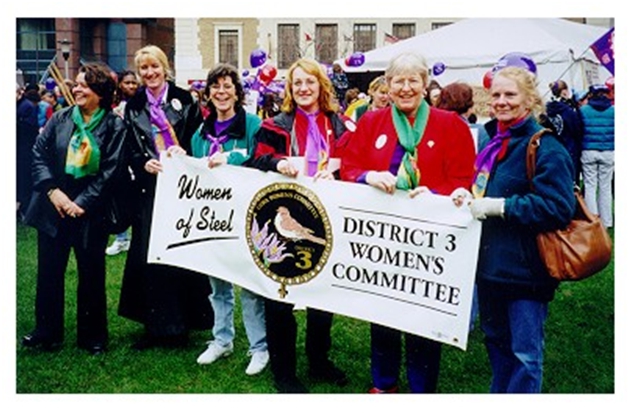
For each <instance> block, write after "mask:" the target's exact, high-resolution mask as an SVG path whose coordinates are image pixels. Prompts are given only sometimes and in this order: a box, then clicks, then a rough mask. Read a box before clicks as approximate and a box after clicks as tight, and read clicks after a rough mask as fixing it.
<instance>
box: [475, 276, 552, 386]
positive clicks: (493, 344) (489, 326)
mask: <svg viewBox="0 0 629 413" xmlns="http://www.w3.org/2000/svg"><path fill="white" fill-rule="evenodd" d="M478 292H479V304H480V322H481V329H482V330H483V332H484V333H485V347H486V348H487V354H488V356H489V362H490V364H491V370H492V374H493V376H492V381H491V387H490V391H491V393H541V391H542V373H543V363H544V324H545V322H546V316H547V315H548V303H546V302H540V301H533V300H522V299H520V300H511V299H506V298H503V297H501V296H500V295H499V294H496V292H495V291H492V290H491V289H490V288H481V287H480V286H479V289H478Z"/></svg>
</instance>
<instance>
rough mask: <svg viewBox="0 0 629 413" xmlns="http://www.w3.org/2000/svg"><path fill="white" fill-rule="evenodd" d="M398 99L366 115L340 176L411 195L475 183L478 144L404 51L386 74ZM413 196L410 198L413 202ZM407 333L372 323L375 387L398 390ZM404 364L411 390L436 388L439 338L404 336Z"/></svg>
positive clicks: (417, 60)
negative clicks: (432, 101)
mask: <svg viewBox="0 0 629 413" xmlns="http://www.w3.org/2000/svg"><path fill="white" fill-rule="evenodd" d="M385 77H386V80H387V83H388V85H389V95H390V97H391V102H392V105H391V106H390V107H387V108H383V109H380V110H377V111H370V112H367V113H365V114H364V115H363V116H362V117H361V118H360V121H359V122H358V124H357V125H356V131H355V132H353V133H352V132H348V134H349V135H345V136H343V140H344V141H346V142H347V146H346V147H345V149H344V153H343V157H342V160H341V178H342V179H343V180H345V181H352V182H359V183H366V184H368V185H371V186H373V187H376V188H378V189H381V190H382V191H384V192H386V193H390V194H392V193H393V192H395V191H396V190H408V191H409V195H410V197H411V198H412V197H415V196H416V195H418V194H420V193H421V192H424V191H431V192H433V193H436V194H440V195H450V193H451V192H452V191H454V190H455V189H456V188H458V187H459V186H463V187H469V184H470V182H471V180H472V176H473V172H474V158H475V152H474V143H473V140H472V135H471V133H470V130H469V127H468V126H467V125H466V124H465V122H464V121H463V120H461V118H460V117H459V116H458V115H457V114H456V113H452V112H446V111H443V110H440V109H436V108H434V107H431V106H429V105H428V103H427V102H426V101H425V100H424V95H425V91H426V86H427V84H428V67H427V65H426V62H425V61H424V59H423V58H422V57H420V56H417V55H414V54H402V55H400V56H398V57H396V58H395V59H393V60H392V61H391V63H390V64H389V67H388V68H387V70H386V72H385ZM409 202H410V201H409ZM401 340H402V333H401V332H400V331H397V330H393V329H391V328H388V327H383V326H380V325H376V324H372V325H371V374H372V379H373V384H374V387H373V388H372V389H371V390H370V393H393V392H396V391H397V382H398V376H399V372H400V364H401ZM405 341H406V370H407V376H408V381H409V387H410V390H411V391H412V392H414V393H433V392H435V391H436V389H437V377H438V374H439V362H440V358H441V344H440V343H438V342H436V341H432V340H430V339H427V338H423V337H419V336H415V335H412V334H405Z"/></svg>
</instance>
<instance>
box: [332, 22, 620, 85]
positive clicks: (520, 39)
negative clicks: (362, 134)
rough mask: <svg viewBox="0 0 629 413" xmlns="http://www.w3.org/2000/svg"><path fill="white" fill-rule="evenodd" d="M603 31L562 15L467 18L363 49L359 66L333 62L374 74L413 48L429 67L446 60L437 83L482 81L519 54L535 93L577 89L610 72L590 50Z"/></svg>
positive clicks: (595, 81) (480, 82)
mask: <svg viewBox="0 0 629 413" xmlns="http://www.w3.org/2000/svg"><path fill="white" fill-rule="evenodd" d="M607 30H608V29H607V28H604V27H597V26H590V25H585V24H579V23H573V22H570V21H567V20H564V19H551V18H534V19H517V18H471V19H465V20H461V21H459V22H456V23H453V24H451V25H448V26H445V27H442V28H440V29H437V30H433V31H430V32H427V33H424V34H421V35H418V36H415V37H412V38H409V39H405V40H402V41H399V42H397V43H394V44H391V45H388V46H385V47H382V48H379V49H374V50H371V51H369V52H365V53H364V56H365V63H364V64H363V65H361V66H360V67H348V66H347V65H345V62H344V59H339V60H338V61H337V62H336V63H339V64H341V66H342V67H343V69H344V70H345V71H346V72H347V73H363V72H379V71H384V70H385V69H386V67H387V65H388V63H389V61H390V60H391V59H392V58H394V57H395V56H397V55H399V54H400V53H404V52H415V53H418V54H421V55H423V56H424V57H425V58H426V60H427V63H428V65H429V67H431V68H432V67H433V65H434V64H435V63H443V64H445V66H446V69H445V71H444V72H443V73H441V74H440V75H438V76H433V78H434V79H435V80H437V81H438V82H439V83H440V84H441V85H446V84H448V83H451V82H453V81H463V82H467V83H469V84H471V85H482V81H483V75H484V74H485V73H486V72H487V71H488V70H490V69H491V68H492V67H493V66H494V64H496V63H497V62H498V60H499V59H500V58H501V57H503V56H504V55H505V54H507V53H511V52H519V53H524V54H526V55H528V56H530V57H531V58H532V59H533V61H534V62H535V64H536V65H537V75H538V79H539V88H540V91H543V92H545V91H547V90H548V83H550V82H552V81H555V80H558V79H563V80H564V81H566V82H567V83H568V85H569V86H570V87H572V88H574V89H577V90H578V89H585V88H587V87H588V86H589V85H590V84H592V83H602V82H604V81H605V79H606V78H607V77H609V76H610V73H609V72H608V71H607V70H606V69H605V68H604V67H603V66H602V65H600V63H599V62H598V60H597V58H596V56H595V55H594V53H592V51H591V50H590V49H589V46H590V45H591V44H592V43H594V42H595V41H596V40H597V39H598V38H600V37H601V36H602V35H603V34H605V32H606V31H607Z"/></svg>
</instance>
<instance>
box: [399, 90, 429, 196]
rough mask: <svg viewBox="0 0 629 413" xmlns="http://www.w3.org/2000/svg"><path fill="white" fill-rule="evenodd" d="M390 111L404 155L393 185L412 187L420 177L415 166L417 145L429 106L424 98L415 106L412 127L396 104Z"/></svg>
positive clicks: (400, 187) (405, 187)
mask: <svg viewBox="0 0 629 413" xmlns="http://www.w3.org/2000/svg"><path fill="white" fill-rule="evenodd" d="M391 113H392V115H393V125H394V126H395V132H396V133H397V136H398V140H399V142H400V145H402V148H404V156H403V157H402V162H401V163H400V168H399V169H398V172H397V183H396V185H395V186H396V187H397V188H399V189H413V188H416V187H417V186H418V185H419V179H420V177H421V173H420V172H419V168H418V167H417V146H418V145H419V143H420V142H421V140H422V136H423V135H424V131H425V130H426V124H427V123H428V114H429V113H430V108H429V106H428V103H427V102H426V100H425V99H422V101H421V103H420V105H419V107H418V108H417V112H416V114H415V115H416V117H415V123H414V125H413V126H412V127H411V124H410V123H409V121H408V118H407V117H406V115H405V114H404V113H403V112H402V111H401V110H399V109H398V108H397V106H395V105H392V106H391Z"/></svg>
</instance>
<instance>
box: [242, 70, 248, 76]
mask: <svg viewBox="0 0 629 413" xmlns="http://www.w3.org/2000/svg"><path fill="white" fill-rule="evenodd" d="M247 76H249V71H248V70H247V69H245V70H243V71H242V77H247Z"/></svg>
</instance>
